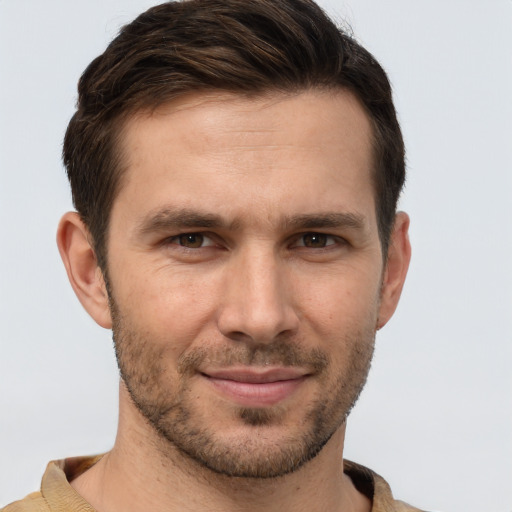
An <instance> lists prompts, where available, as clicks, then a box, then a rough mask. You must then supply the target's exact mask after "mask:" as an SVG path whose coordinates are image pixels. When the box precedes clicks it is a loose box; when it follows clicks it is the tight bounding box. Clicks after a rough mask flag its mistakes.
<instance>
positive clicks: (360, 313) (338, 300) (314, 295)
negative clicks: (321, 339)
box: [296, 271, 380, 334]
mask: <svg viewBox="0 0 512 512" xmlns="http://www.w3.org/2000/svg"><path fill="white" fill-rule="evenodd" d="M300 282H301V281H300V280H299V279H296V283H300ZM296 286H297V295H298V296H300V297H301V309H302V311H301V313H302V314H303V316H304V317H306V318H307V319H308V320H309V321H310V322H311V323H313V324H314V325H315V328H316V329H318V331H319V332H324V333H326V332H329V331H330V332H332V331H336V330H338V332H340V334H341V333H343V332H346V331H347V330H350V329H351V328H353V329H356V328H357V327H358V326H359V327H360V328H361V327H363V326H365V325H366V324H368V323H369V324H370V325H372V324H373V322H375V321H376V317H377V314H378V308H379V297H380V276H379V275H377V274H376V273H372V272H369V273H364V272H349V271H341V272H333V273H331V274H327V275H324V276H318V275H317V276H315V279H312V280H309V281H308V282H307V284H305V285H300V284H298V285H296Z"/></svg>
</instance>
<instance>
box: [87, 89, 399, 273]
mask: <svg viewBox="0 0 512 512" xmlns="http://www.w3.org/2000/svg"><path fill="white" fill-rule="evenodd" d="M310 91H316V92H323V93H328V92H334V93H335V92H345V93H348V94H350V95H351V96H352V97H353V98H354V99H355V100H356V101H357V103H358V105H359V106H360V107H361V109H362V110H363V112H364V113H365V115H366V118H367V120H368V121H369V123H370V128H371V129H370V140H369V143H370V149H371V152H372V166H371V169H370V180H371V185H372V189H373V198H374V208H375V216H376V222H377V228H378V235H379V241H380V246H381V250H382V258H383V261H384V263H386V261H387V254H388V249H389V241H390V239H391V231H390V232H389V233H383V232H382V229H381V227H382V226H381V220H380V216H381V215H380V211H379V210H380V209H379V204H380V203H379V199H378V197H377V194H378V187H379V184H378V173H379V172H381V173H382V172H385V170H383V169H381V168H380V164H379V162H378V160H379V153H380V151H381V143H380V142H379V137H378V132H379V131H380V130H379V126H378V124H377V122H376V120H375V119H374V117H373V116H372V114H371V112H370V110H369V109H368V108H367V106H366V105H365V104H364V102H363V101H362V100H361V99H360V97H359V95H358V93H357V91H355V90H354V89H353V88H351V87H350V86H348V85H345V84H322V83H320V84H311V85H307V86H302V87H295V88H293V87H290V88H285V87H265V88H261V89H255V90H234V89H230V88H221V87H204V88H202V87H197V88H193V89H183V90H181V91H173V92H172V93H170V94H169V95H168V96H167V97H164V98H162V99H160V100H158V101H150V99H149V98H147V99H146V100H145V101H142V102H140V103H139V104H138V105H137V104H136V105H134V106H132V107H131V108H130V106H128V108H126V109H124V110H122V111H120V112H119V113H118V114H117V115H115V116H114V117H113V118H112V119H110V120H109V131H110V134H109V139H110V143H111V151H112V156H113V158H112V161H113V162H114V165H113V166H112V168H111V169H110V170H109V172H111V173H112V174H113V176H114V183H115V186H114V190H113V194H112V200H111V202H110V205H109V206H110V207H109V210H108V212H104V214H105V213H106V219H105V226H104V230H103V233H102V239H101V243H100V245H99V247H98V245H97V241H96V240H95V239H94V237H92V238H93V242H94V250H95V254H96V256H98V254H97V253H98V252H101V253H102V254H101V258H100V260H99V261H98V263H99V266H100V268H101V270H102V271H103V272H105V271H106V269H107V267H108V239H109V233H110V221H111V215H112V210H113V208H114V203H115V201H116V199H117V197H118V196H119V193H120V191H121V189H122V187H123V179H124V176H125V175H126V173H127V172H128V162H127V161H126V160H127V158H126V154H125V150H124V149H125V148H123V141H124V140H125V133H126V131H125V130H126V126H127V124H128V123H129V122H130V121H132V120H134V119H137V118H138V117H146V116H151V115H153V114H154V113H155V111H156V110H158V109H160V108H162V107H164V106H165V105H170V104H171V103H173V102H176V101H179V100H181V99H183V98H184V97H186V96H191V95H196V94H199V95H205V96H207V95H211V96H212V97H213V96H214V95H218V94H223V95H230V94H231V95H232V96H233V98H236V97H238V98H245V99H249V100H257V99H264V98H265V97H272V96H282V97H293V96H299V95H301V94H304V93H306V92H310ZM132 101H133V99H132ZM393 216H394V217H396V208H395V212H394V214H393ZM87 227H88V229H89V231H90V228H89V226H87ZM103 267H105V268H103Z"/></svg>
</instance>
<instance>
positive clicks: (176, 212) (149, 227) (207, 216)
mask: <svg viewBox="0 0 512 512" xmlns="http://www.w3.org/2000/svg"><path fill="white" fill-rule="evenodd" d="M228 227H231V228H233V227H234V226H233V225H232V223H227V222H226V221H225V220H224V219H223V218H222V217H221V216H220V215H217V214H214V213H205V212H200V211H197V210H192V209H189V208H178V209H175V208H164V209H162V210H159V211H157V212H150V213H149V214H148V215H146V216H145V217H144V219H142V221H141V223H140V224H139V226H138V230H137V231H138V232H139V233H140V234H142V235H144V234H148V233H152V232H158V231H163V230H167V229H176V228H180V229H182V228H208V229H221V228H228Z"/></svg>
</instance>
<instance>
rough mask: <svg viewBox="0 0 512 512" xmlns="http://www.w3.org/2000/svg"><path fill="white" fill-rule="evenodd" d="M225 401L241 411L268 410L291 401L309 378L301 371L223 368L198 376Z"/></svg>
mask: <svg viewBox="0 0 512 512" xmlns="http://www.w3.org/2000/svg"><path fill="white" fill-rule="evenodd" d="M201 374H202V376H203V377H205V378H206V379H207V380H208V382H209V383H210V384H211V385H212V386H213V387H214V388H215V389H216V390H217V391H218V392H219V393H220V394H221V395H223V396H224V397H225V398H227V399H228V400H230V401H234V402H235V403H237V404H238V405H240V406H243V407H268V406H272V405H276V404H278V403H279V402H281V401H283V400H285V399H286V398H288V397H290V396H291V395H292V394H293V393H294V392H295V391H296V390H297V388H299V387H300V386H301V385H302V384H303V382H304V381H305V380H306V379H307V378H308V375H309V373H308V372H306V371H304V370H301V369H300V368H288V367H279V368H226V369H212V370H206V371H203V372H201Z"/></svg>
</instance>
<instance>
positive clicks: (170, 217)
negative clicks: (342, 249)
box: [137, 208, 365, 235]
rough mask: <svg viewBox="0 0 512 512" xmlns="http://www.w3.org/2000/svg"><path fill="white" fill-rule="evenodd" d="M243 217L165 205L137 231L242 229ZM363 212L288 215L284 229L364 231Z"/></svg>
mask: <svg viewBox="0 0 512 512" xmlns="http://www.w3.org/2000/svg"><path fill="white" fill-rule="evenodd" d="M241 226H242V222H241V220H240V219H235V220H233V221H227V220H225V219H224V218H223V217H221V216H220V215H218V214H215V213H207V212H201V211H199V210H194V209H189V208H164V209H161V210H158V211H156V212H155V211H153V212H150V213H149V214H148V215H146V216H145V217H144V218H143V219H142V221H141V222H140V224H139V226H138V229H137V231H138V232H139V233H140V234H141V235H145V234H149V233H154V232H159V231H165V230H170V229H187V228H190V229H198V228H207V229H226V230H230V231H236V230H238V229H240V227H241ZM364 227H365V222H364V217H363V215H360V214H358V213H352V212H319V213H308V214H299V215H292V216H285V217H284V218H282V219H281V220H280V221H279V228H280V229H282V230H283V231H291V230H300V229H326V228H332V229H340V228H346V229H351V230H364Z"/></svg>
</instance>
